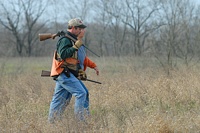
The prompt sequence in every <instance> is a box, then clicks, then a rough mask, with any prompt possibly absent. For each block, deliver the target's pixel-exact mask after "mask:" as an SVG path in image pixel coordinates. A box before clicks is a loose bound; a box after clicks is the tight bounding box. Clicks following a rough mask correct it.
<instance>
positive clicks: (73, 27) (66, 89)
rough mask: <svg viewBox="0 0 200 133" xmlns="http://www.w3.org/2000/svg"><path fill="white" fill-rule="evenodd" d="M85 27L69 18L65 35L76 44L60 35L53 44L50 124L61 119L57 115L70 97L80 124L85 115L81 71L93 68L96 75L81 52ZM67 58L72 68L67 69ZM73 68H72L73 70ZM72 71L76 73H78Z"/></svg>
mask: <svg viewBox="0 0 200 133" xmlns="http://www.w3.org/2000/svg"><path fill="white" fill-rule="evenodd" d="M85 28H86V25H84V24H83V22H82V21H81V20H80V19H78V18H74V19H71V20H70V21H69V22H68V29H67V34H68V35H70V36H71V37H73V38H74V39H76V40H77V41H76V42H73V41H72V40H71V39H70V38H68V37H66V36H64V37H61V38H60V39H59V41H58V43H57V50H56V51H55V53H54V58H53V63H52V69H51V76H52V77H54V79H55V82H56V86H55V90H54V95H53V98H52V101H51V104H50V109H49V118H48V119H49V121H50V122H51V123H52V122H54V120H55V119H61V115H62V113H63V112H64V110H65V108H66V106H67V105H68V104H69V102H70V99H71V97H72V95H73V96H75V106H74V113H75V116H76V118H77V119H78V120H80V121H84V116H85V114H87V115H89V92H88V89H87V88H86V87H85V85H84V84H83V83H82V81H81V80H80V79H81V78H86V74H85V72H84V71H85V70H86V68H87V67H90V68H93V69H94V70H95V71H96V74H97V75H99V70H98V68H97V65H96V64H95V63H94V62H92V61H91V60H90V59H89V58H88V57H87V56H86V53H85V49H84V47H83V46H82V38H83V37H84V33H85ZM68 59H71V60H73V61H72V64H73V62H75V63H74V64H73V65H72V68H70V67H71V64H70V65H69V62H68ZM74 59H75V61H74ZM76 59H77V60H76ZM76 61H77V62H76ZM74 66H75V67H76V68H75V69H73V68H74ZM77 67H78V68H77ZM76 70H78V73H77V71H76ZM83 70H84V71H83Z"/></svg>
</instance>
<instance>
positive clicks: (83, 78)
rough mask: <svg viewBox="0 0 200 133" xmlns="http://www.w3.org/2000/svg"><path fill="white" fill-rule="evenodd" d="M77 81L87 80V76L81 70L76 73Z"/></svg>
mask: <svg viewBox="0 0 200 133" xmlns="http://www.w3.org/2000/svg"><path fill="white" fill-rule="evenodd" d="M77 78H78V79H79V80H86V79H87V75H86V73H85V71H83V70H82V69H80V70H79V71H78V77H77Z"/></svg>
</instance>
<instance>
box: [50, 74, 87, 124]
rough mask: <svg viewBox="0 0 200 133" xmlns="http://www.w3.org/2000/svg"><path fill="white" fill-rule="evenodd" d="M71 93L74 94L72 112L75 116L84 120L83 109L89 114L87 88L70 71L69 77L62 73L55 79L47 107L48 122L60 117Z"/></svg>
mask: <svg viewBox="0 0 200 133" xmlns="http://www.w3.org/2000/svg"><path fill="white" fill-rule="evenodd" d="M72 95H73V96H75V106H74V113H75V116H76V118H78V120H84V114H85V113H84V111H86V114H87V115H89V92H88V89H87V88H86V87H85V85H84V84H83V83H82V81H80V80H78V79H77V78H76V77H75V76H74V75H73V74H71V73H70V77H67V76H66V75H65V74H64V73H62V74H60V75H59V76H58V78H57V80H56V86H55V90H54V95H53V98H52V101H51V104H50V109H49V118H48V120H49V122H51V123H52V122H54V120H55V119H61V116H62V114H63V112H64V110H65V108H66V106H67V105H68V104H69V102H70V100H71V97H72Z"/></svg>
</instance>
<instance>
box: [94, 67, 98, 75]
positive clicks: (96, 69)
mask: <svg viewBox="0 0 200 133" xmlns="http://www.w3.org/2000/svg"><path fill="white" fill-rule="evenodd" d="M94 70H95V71H96V74H97V75H99V69H98V68H97V67H95V68H94Z"/></svg>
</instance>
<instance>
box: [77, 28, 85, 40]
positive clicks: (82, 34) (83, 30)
mask: <svg viewBox="0 0 200 133" xmlns="http://www.w3.org/2000/svg"><path fill="white" fill-rule="evenodd" d="M84 35H85V29H81V32H80V33H79V34H78V36H77V39H78V40H81V39H83V37H84Z"/></svg>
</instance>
